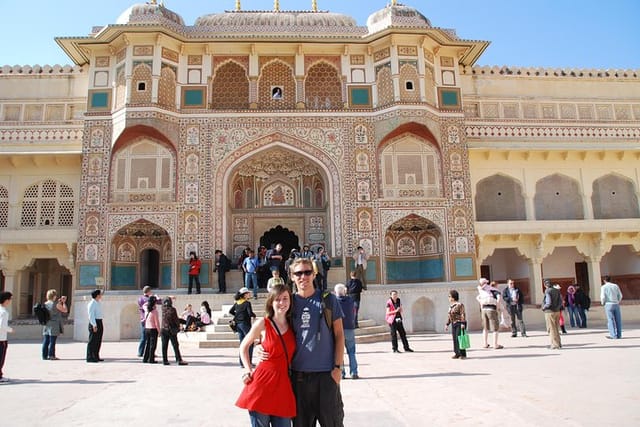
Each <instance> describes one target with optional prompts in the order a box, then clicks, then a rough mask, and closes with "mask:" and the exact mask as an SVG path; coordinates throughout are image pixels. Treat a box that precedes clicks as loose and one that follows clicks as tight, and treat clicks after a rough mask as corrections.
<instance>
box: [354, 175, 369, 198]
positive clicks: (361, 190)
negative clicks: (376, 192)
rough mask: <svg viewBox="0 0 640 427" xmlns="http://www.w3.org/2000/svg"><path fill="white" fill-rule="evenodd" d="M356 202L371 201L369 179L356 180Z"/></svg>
mask: <svg viewBox="0 0 640 427" xmlns="http://www.w3.org/2000/svg"><path fill="white" fill-rule="evenodd" d="M357 186H358V200H359V201H361V202H368V201H370V200H371V192H370V191H371V189H370V188H371V184H370V183H369V179H361V180H358V185H357Z"/></svg>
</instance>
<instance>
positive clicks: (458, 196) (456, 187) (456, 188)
mask: <svg viewBox="0 0 640 427" xmlns="http://www.w3.org/2000/svg"><path fill="white" fill-rule="evenodd" d="M451 193H452V194H451V195H452V197H453V199H454V200H462V199H464V182H462V180H460V179H454V180H453V181H451Z"/></svg>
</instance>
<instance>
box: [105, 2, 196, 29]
mask: <svg viewBox="0 0 640 427" xmlns="http://www.w3.org/2000/svg"><path fill="white" fill-rule="evenodd" d="M163 20H168V21H170V22H173V23H174V24H178V25H181V26H184V20H183V19H182V17H181V16H180V15H178V14H177V13H175V12H174V11H172V10H169V9H167V8H166V7H164V6H163V5H161V4H156V3H139V4H134V5H133V6H131V7H130V8H128V9H127V10H125V11H124V12H122V13H121V14H120V16H119V17H118V19H117V21H116V24H119V25H125V24H149V23H157V22H162V21H163Z"/></svg>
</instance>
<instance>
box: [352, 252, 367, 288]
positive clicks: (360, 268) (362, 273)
mask: <svg viewBox="0 0 640 427" xmlns="http://www.w3.org/2000/svg"><path fill="white" fill-rule="evenodd" d="M368 259H369V255H368V254H367V253H366V252H365V250H364V248H363V247H362V246H358V247H357V248H356V253H354V254H353V262H354V266H355V271H356V277H357V278H358V280H360V282H361V283H362V289H364V290H367V260H368Z"/></svg>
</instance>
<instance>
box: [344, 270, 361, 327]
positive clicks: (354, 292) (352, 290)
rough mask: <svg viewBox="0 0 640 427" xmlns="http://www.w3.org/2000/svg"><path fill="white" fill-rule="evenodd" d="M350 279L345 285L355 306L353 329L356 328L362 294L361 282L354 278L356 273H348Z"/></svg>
mask: <svg viewBox="0 0 640 427" xmlns="http://www.w3.org/2000/svg"><path fill="white" fill-rule="evenodd" d="M350 276H351V278H350V279H349V282H348V283H347V292H348V294H349V296H350V297H351V298H353V301H354V303H355V306H356V314H355V327H356V328H358V312H359V311H360V297H361V294H362V282H361V281H360V279H358V278H357V277H356V272H355V271H352V272H351V273H350Z"/></svg>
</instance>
